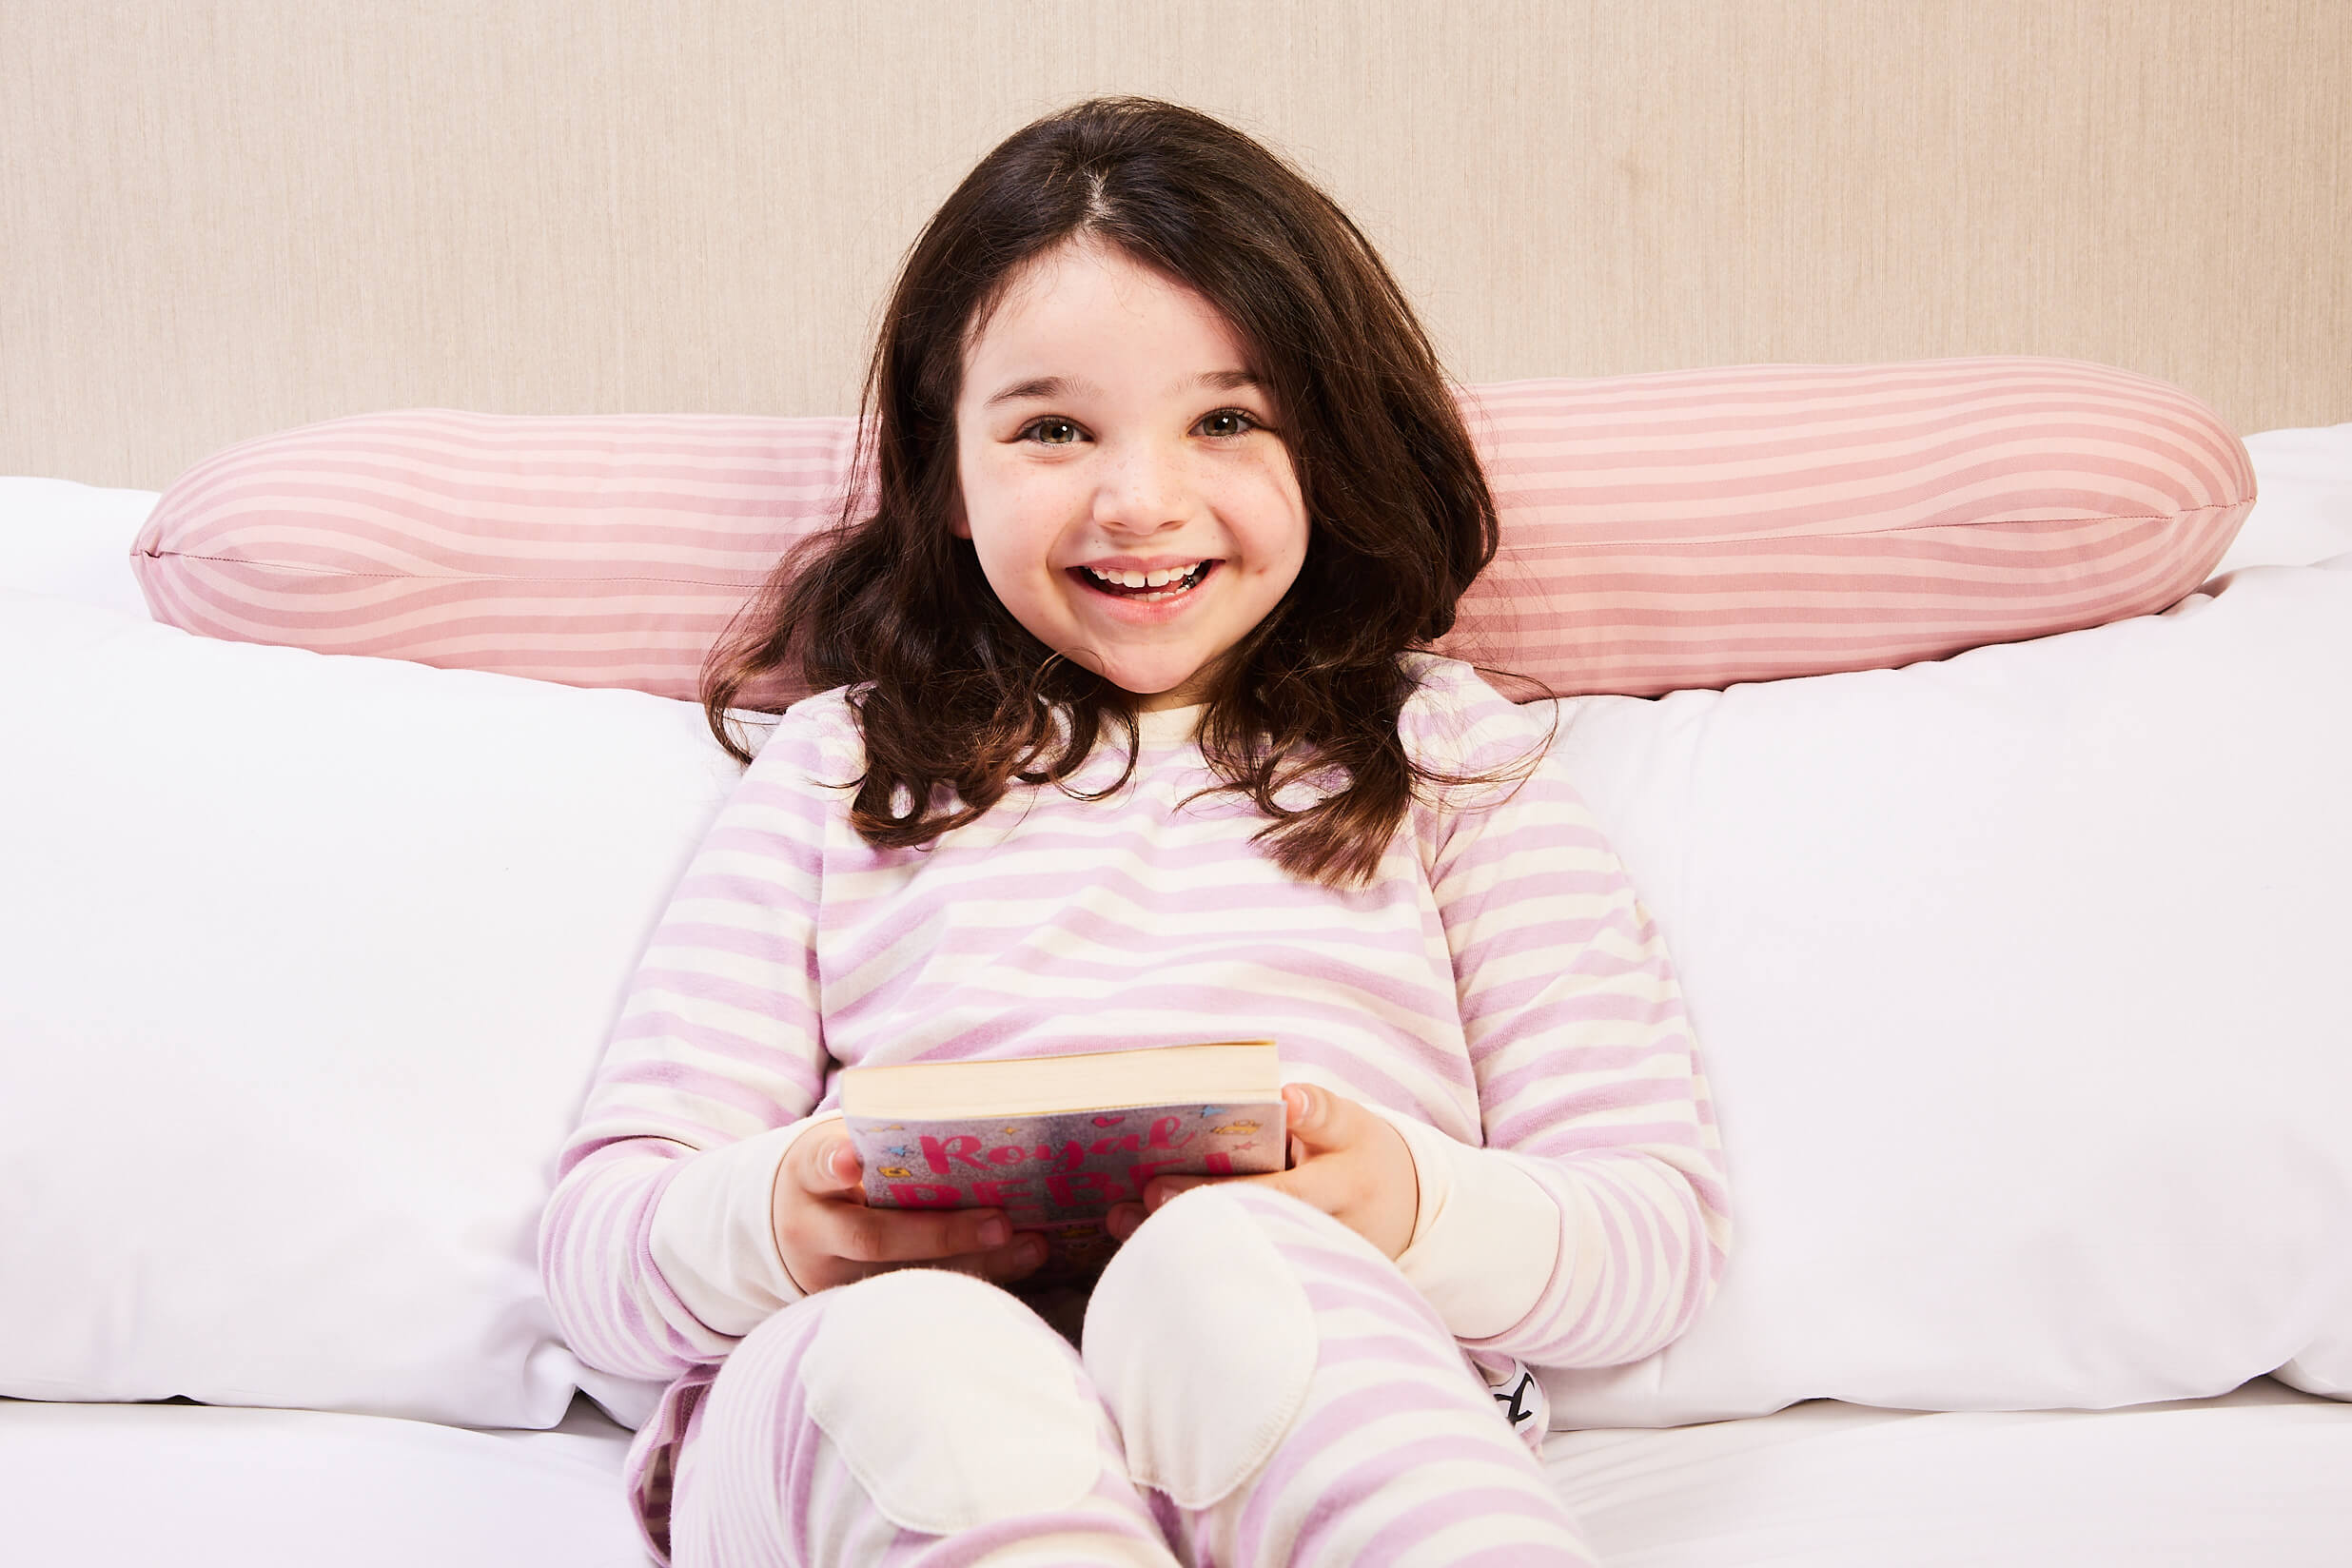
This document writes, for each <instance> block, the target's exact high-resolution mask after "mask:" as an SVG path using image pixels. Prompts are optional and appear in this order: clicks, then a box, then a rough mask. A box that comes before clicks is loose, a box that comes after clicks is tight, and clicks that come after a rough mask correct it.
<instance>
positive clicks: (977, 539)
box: [952, 242, 1306, 710]
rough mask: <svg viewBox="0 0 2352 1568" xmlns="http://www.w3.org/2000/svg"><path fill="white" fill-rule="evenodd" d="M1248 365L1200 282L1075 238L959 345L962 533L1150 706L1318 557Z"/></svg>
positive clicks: (1037, 624) (1057, 633)
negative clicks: (1311, 554)
mask: <svg viewBox="0 0 2352 1568" xmlns="http://www.w3.org/2000/svg"><path fill="white" fill-rule="evenodd" d="M1248 363H1249V362H1248V359H1247V356H1246V355H1245V353H1244V351H1243V347H1242V344H1241V342H1240V340H1239V339H1237V338H1236V337H1235V336H1234V333H1233V330H1232V328H1231V327H1229V326H1228V325H1227V324H1226V323H1225V319H1224V317H1222V316H1221V315H1219V314H1218V312H1217V310H1216V309H1215V307H1214V306H1212V305H1210V304H1209V303H1208V302H1207V301H1205V300H1204V299H1203V298H1201V296H1200V295H1198V294H1196V293H1194V292H1193V291H1192V290H1190V289H1189V288H1186V287H1185V286H1184V285H1183V284H1177V283H1174V282H1171V281H1170V280H1168V279H1167V278H1166V277H1165V276H1163V275H1161V274H1160V273H1157V272H1154V271H1152V270H1150V269H1148V268H1147V267H1144V266H1142V265H1138V264H1136V263H1134V262H1132V261H1129V260H1128V259H1127V257H1125V256H1124V255H1122V254H1121V253H1119V252H1118V251H1117V250H1115V249H1113V248H1111V247H1109V246H1107V245H1095V244H1085V243H1079V242H1073V243H1070V244H1066V245H1058V246H1056V247H1055V248H1053V249H1052V250H1049V251H1047V252H1045V253H1044V254H1043V255H1040V256H1038V257H1037V258H1035V259H1034V260H1032V261H1031V262H1030V263H1029V264H1028V265H1027V266H1026V267H1024V268H1023V270H1022V271H1021V273H1020V274H1019V275H1017V276H1016V277H1015V278H1014V279H1013V281H1012V284H1011V285H1010V287H1009V289H1008V290H1007V292H1006V294H1005V296H1004V299H1003V301H1002V303H1001V304H999V305H998V306H997V309H996V311H995V314H994V315H993V316H992V317H990V320H989V322H988V324H987V326H986V328H985V329H984V330H983V331H982V333H981V334H980V336H979V338H978V340H977V341H976V342H975V343H972V344H971V345H970V347H969V349H968V351H967V353H966V354H965V359H964V384H963V386H962V388H961V389H960V391H959V393H958V395H957V398H956V405H955V430H956V476H957V478H958V480H960V481H961V485H962V491H963V504H962V510H961V514H960V515H959V516H958V517H957V518H956V519H954V521H953V523H952V526H953V527H954V529H955V532H956V533H957V534H958V535H960V536H962V537H963V538H965V539H970V540H971V541H972V547H973V549H974V551H975V552H976V553H977V554H978V555H979V558H980V569H981V571H982V572H983V573H985V574H986V575H987V577H988V579H989V586H990V588H992V589H994V590H995V592H996V597H997V598H999V599H1001V600H1003V601H1004V605H1005V608H1006V609H1008V610H1009V611H1011V612H1012V614H1013V617H1014V618H1015V619H1017V620H1019V621H1020V622H1021V624H1022V625H1023V626H1026V627H1028V628H1029V631H1030V632H1031V633H1032V634H1033V635H1034V636H1035V637H1037V638H1038V640H1040V641H1042V642H1044V643H1045V644H1046V645H1047V646H1048V647H1049V648H1052V649H1054V650H1055V651H1057V652H1059V653H1061V654H1063V655H1064V656H1066V657H1068V658H1071V659H1073V660H1075V661H1077V662H1078V663H1080V664H1083V665H1085V666H1086V667H1087V668H1088V669H1089V670H1093V671H1095V672H1097V673H1099V674H1101V675H1103V676H1106V677H1107V678H1108V679H1110V680H1112V681H1115V682H1117V683H1118V684H1119V685H1120V686H1122V687H1125V688H1126V689H1127V691H1129V692H1132V693H1134V694H1135V695H1136V696H1138V697H1140V698H1142V699H1143V700H1142V702H1141V703H1140V704H1139V706H1140V707H1141V708H1144V709H1147V710H1148V709H1154V708H1175V707H1182V706H1185V705H1186V704H1188V703H1194V702H1199V701H1201V700H1203V698H1204V696H1205V694H1206V691H1207V688H1208V684H1209V680H1210V677H1211V676H1212V675H1213V674H1214V672H1215V669H1216V666H1217V661H1218V660H1219V659H1221V658H1222V657H1225V654H1226V653H1227V652H1228V651H1229V650H1230V649H1231V648H1232V647H1233V645H1234V644H1235V643H1237V642H1239V641H1240V640H1241V639H1242V638H1243V637H1245V636H1246V635H1247V634H1248V632H1249V630H1250V629H1251V628H1252V627H1254V626H1256V625H1257V624H1258V622H1259V621H1261V620H1263V619H1264V618H1265V616H1266V613H1267V612H1268V611H1270V610H1272V609H1273V608H1274V606H1275V604H1276V603H1277V602H1278V601H1279V600H1280V599H1281V598H1282V597H1283V595H1284V593H1286V592H1287V591H1288V590H1289V588H1290V584H1291V582H1292V580H1293V579H1295V578H1297V577H1298V575H1299V565H1300V562H1302V561H1303V560H1304V559H1305V558H1306V510H1305V506H1304V504H1303V501H1302V500H1301V499H1300V495H1299V482H1298V477H1297V475H1296V474H1295V473H1294V472H1293V471H1292V469H1291V466H1290V453H1289V450H1288V449H1287V448H1286V447H1285V446H1284V444H1283V441H1282V438H1281V437H1279V436H1278V435H1276V434H1275V423H1276V421H1277V418H1278V415H1279V411H1278V410H1277V409H1276V408H1275V407H1274V404H1273V400H1272V399H1271V398H1270V397H1269V396H1268V395H1267V393H1266V391H1265V389H1264V387H1261V386H1259V385H1258V384H1257V383H1256V382H1255V381H1254V380H1252V379H1251V376H1250V372H1249V369H1248Z"/></svg>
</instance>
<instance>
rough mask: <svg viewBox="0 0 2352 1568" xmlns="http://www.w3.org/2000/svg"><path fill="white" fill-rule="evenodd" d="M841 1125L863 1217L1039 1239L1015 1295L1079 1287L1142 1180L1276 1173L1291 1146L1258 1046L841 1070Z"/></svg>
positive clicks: (1276, 1068)
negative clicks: (961, 1223)
mask: <svg viewBox="0 0 2352 1568" xmlns="http://www.w3.org/2000/svg"><path fill="white" fill-rule="evenodd" d="M841 1109H842V1115H843V1120H844V1122H845V1124H846V1126H847V1127H848V1130H849V1134H850V1139H851V1141H852V1142H853V1144H854V1145H855V1146H856V1148H857V1157H858V1160H859V1161H860V1163H861V1164H862V1165H863V1166H864V1169H865V1193H866V1202H867V1203H869V1204H871V1205H873V1206H875V1207H877V1208H1002V1209H1003V1210H1004V1211H1005V1216H1006V1218H1007V1219H1008V1220H1009V1221H1010V1222H1011V1224H1012V1226H1013V1228H1014V1229H1015V1230H1026V1231H1033V1232H1035V1233H1037V1234H1038V1235H1041V1236H1043V1237H1044V1238H1045V1239H1046V1242H1047V1246H1048V1251H1047V1257H1046V1262H1045V1264H1044V1265H1043V1266H1042V1267H1040V1268H1039V1270H1038V1271H1037V1273H1036V1274H1035V1275H1033V1276H1031V1278H1030V1279H1029V1281H1028V1282H1027V1283H1026V1286H1025V1288H1043V1287H1049V1286H1058V1285H1067V1284H1085V1283H1088V1282H1090V1281H1091V1280H1092V1279H1093V1277H1094V1276H1095V1275H1096V1274H1098V1273H1100V1272H1101V1271H1102V1267H1103V1264H1105V1263H1107V1262H1108V1261H1109V1258H1110V1255H1111V1253H1112V1252H1113V1251H1115V1250H1116V1249H1117V1245H1118V1244H1117V1243H1116V1242H1114V1241H1113V1240H1112V1239H1111V1236H1110V1232H1109V1230H1108V1229H1107V1227H1106V1225H1105V1216H1106V1215H1107V1213H1108V1212H1109V1210H1110V1205H1113V1204H1116V1203H1121V1202H1125V1201H1128V1200H1140V1199H1141V1198H1142V1196H1143V1192H1144V1187H1145V1186H1146V1184H1147V1183H1148V1182H1150V1181H1151V1179H1152V1178H1153V1177H1155V1176H1168V1175H1184V1176H1234V1175H1254V1174H1258V1173H1260V1172H1264V1171H1271V1170H1280V1169H1282V1168H1283V1166H1284V1150H1285V1148H1286V1147H1287V1144H1288V1138H1287V1134H1286V1130H1285V1123H1284V1107H1283V1096H1282V1066H1281V1062H1280V1060H1279V1059H1278V1057H1277V1054H1276V1051H1275V1047H1274V1043H1273V1042H1272V1041H1270V1040H1231V1041H1219V1042H1215V1043H1212V1044H1206V1045H1195V1046H1162V1047H1156V1048H1151V1049H1142V1050H1115V1051H1090V1052H1087V1053H1084V1054H1081V1055H1074V1056H1049V1057H1029V1058H1023V1059H1020V1060H1017V1061H990V1062H935V1063H913V1064H910V1065H906V1066H900V1067H876V1068H847V1069H845V1070H844V1071H843V1073H842V1075H841Z"/></svg>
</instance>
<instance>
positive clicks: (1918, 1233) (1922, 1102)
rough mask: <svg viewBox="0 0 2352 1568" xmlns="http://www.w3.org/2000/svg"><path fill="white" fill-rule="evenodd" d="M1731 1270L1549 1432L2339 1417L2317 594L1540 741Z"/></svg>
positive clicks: (2211, 605) (1558, 1378)
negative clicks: (2295, 1402) (1669, 1077)
mask: <svg viewBox="0 0 2352 1568" xmlns="http://www.w3.org/2000/svg"><path fill="white" fill-rule="evenodd" d="M1564 707H1565V716H1566V717H1567V720H1568V722H1567V723H1566V725H1565V727H1564V735H1563V738H1562V741H1561V744H1562V746H1563V747H1564V748H1565V755H1566V757H1567V759H1568V761H1569V765H1570V768H1571V771H1572V773H1573V774H1574V776H1575V778H1576V779H1577V782H1578V787H1579V788H1580V789H1581V790H1582V792H1583V793H1584V795H1585V797H1586V799H1587V800H1588V801H1589V802H1590V804H1591V805H1592V808H1593V810H1594V811H1595V813H1597V815H1598V817H1599V819H1600V821H1601V824H1602V826H1603V827H1604V828H1605V829H1606V830H1607V831H1608V833H1609V834H1610V837H1611V838H1612V840H1613V841H1614V842H1615V844H1616V845H1617V850H1618V851H1619V853H1621V854H1622V855H1623V856H1624V858H1625V860H1626V862H1627V864H1628V867H1629V869H1630V870H1631V872H1632V875H1633V879H1634V882H1635V885H1636V886H1637V887H1638V888H1639V889H1640V891H1641V892H1642V895H1643V897H1644V899H1645V900H1646V901H1647V903H1648V905H1649V907H1650V909H1651V910H1652V911H1654V912H1655V914H1656V917H1657V919H1658V921H1659V922H1660V925H1661V928H1662V930H1663V931H1664V933H1665V936H1666V939H1667V944H1668V947H1669V948H1670V950H1671V951H1672V952H1673V954H1674V957H1675V961H1676V966H1677V968H1678V969H1679V970H1680V973H1681V976H1682V981H1683V985H1684V987H1685V988H1686V993H1687V996H1688V999H1689V1003H1690V1007H1691V1014H1692V1023H1693V1026H1694V1028H1695V1031H1696V1035H1697V1039H1698V1044H1699V1049H1700V1052H1701V1054H1702V1057H1703V1059H1704V1061H1705V1063H1706V1066H1707V1069H1708V1075H1709V1079H1710V1082H1711V1084H1712V1087H1713V1089H1714V1093H1715V1107H1716V1109H1717V1112H1718V1114H1719V1116H1720V1120H1721V1126H1722V1133H1723V1143H1724V1152H1725V1159H1726V1162H1727V1165H1728V1166H1729V1171H1730V1180H1731V1192H1732V1200H1733V1210H1734V1223H1735V1235H1734V1238H1733V1243H1732V1249H1731V1260H1730V1264H1729V1266H1728V1268H1727V1271H1726V1273H1725V1276H1724V1280H1723V1284H1722V1288H1721V1290H1720V1292H1719V1294H1718V1296H1717V1298H1716V1299H1715V1302H1714V1303H1713V1304H1712V1305H1711V1306H1710V1307H1709V1308H1708V1310H1707V1311H1706V1312H1705V1314H1704V1315H1703V1316H1702V1317H1701V1318H1700V1319H1699V1321H1698V1323H1696V1325H1695V1327H1694V1328H1693V1329H1692V1331H1691V1332H1690V1333H1689V1334H1688V1335H1687V1336H1686V1337H1684V1338H1683V1339H1682V1340H1681V1341H1679V1342H1677V1343H1676V1344H1674V1345H1672V1346H1670V1347H1668V1348H1667V1349H1666V1350H1665V1351H1663V1352H1661V1353H1660V1354H1658V1355H1656V1356H1653V1357H1651V1358H1649V1359H1648V1360H1646V1361H1643V1362H1637V1363H1635V1364H1633V1365H1630V1366H1624V1367H1617V1368H1610V1369H1605V1370H1597V1371H1591V1370H1588V1371H1578V1372H1563V1373H1554V1374H1551V1375H1549V1376H1547V1377H1546V1378H1545V1380H1544V1381H1545V1383H1546V1386H1547V1388H1548V1390H1549V1391H1550V1393H1551V1397H1552V1410H1553V1415H1554V1418H1555V1421H1556V1424H1560V1425H1566V1426H1652V1425H1666V1424H1674V1423H1678V1422H1684V1421H1712V1420H1715V1419H1718V1418H1724V1417H1735V1416H1748V1415H1754V1414H1758V1413H1761V1412H1765V1411H1771V1410H1774V1409H1778V1408H1779V1407H1781V1406H1783V1405H1786V1404H1789V1403H1791V1402H1793V1401H1799V1400H1805V1399H1811V1398H1815V1397H1821V1396H1827V1397H1831V1398H1834V1399H1840V1400H1847V1401H1854V1402H1857V1403H1862V1404H1873V1405H1886V1406H1892V1407H1896V1408H1909V1409H1933V1410H1972V1409H2034V1408H2065V1407H2091V1408H2098V1407H2106V1406H2112V1405H2122V1404H2132V1403H2139V1402H2142V1401H2155V1400H2169V1399H2179V1398H2187V1397H2195V1396H2203V1395H2210V1394H2215V1393H2218V1392H2221V1391H2223V1390H2225V1389H2229V1388H2232V1387H2235V1386H2237V1385H2238V1384H2239V1383H2242V1382H2244V1381H2245V1380H2246V1379H2248V1378H2251V1377H2256V1376H2259V1375H2261V1374H2263V1373H2265V1372H2269V1371H2271V1370H2272V1369H2274V1368H2280V1367H2282V1366H2284V1370H2283V1374H2282V1375H2283V1376H2284V1377H2285V1378H2287V1379H2288V1381H2291V1382H2295V1383H2297V1384H2298V1385H2299V1386H2302V1387H2303V1388H2306V1389H2309V1390H2312V1391H2314V1392H2321V1393H2343V1392H2345V1391H2346V1390H2347V1389H2352V899H2348V898H2347V897H2346V890H2347V889H2352V559H2344V560H2342V561H2340V562H2338V563H2337V566H2336V567H2334V568H2332V569H2331V568H2323V567H2292V568H2289V567H2260V568H2252V569H2248V570H2245V571H2243V572H2241V573H2239V574H2238V575H2237V576H2236V577H2235V578H2232V579H2231V580H2230V581H2229V582H2228V583H2227V584H2226V586H2225V588H2224V589H2223V590H2222V592H2221V593H2220V594H2219V596H2218V597H2206V596H2202V595H2201V596H2195V597H2192V598H2190V599H2188V600H2187V601H2185V603H2184V604H2183V605H2182V606H2180V607H2178V608H2177V609H2175V610H2173V611H2171V612H2169V613H2167V614H2166V615H2162V616H2152V617H2139V618H2136V619H2132V620H2127V621H2121V622H2117V623H2115V624H2112V625H2108V626H2103V627H2098V628H2095V629H2092V630H2089V631H2084V632H2076V633H2070V634H2068V635H2066V636H2063V637H2048V638H2045V639H2042V640H2040V641H2035V642H2026V643H2016V644H2010V645H2008V646H2002V647H1992V648H1982V649H1978V650H1976V651H1974V652H1971V653H1967V654H1962V655H1959V656H1958V657H1953V658H1950V659H1948V660H1944V661H1942V662H1938V663H1929V664H1918V665H1913V666H1911V667H1910V668H1907V669H1902V670H1888V671H1874V672H1869V673H1863V674H1854V675H1837V676H1819V677H1815V678H1812V679H1804V680H1788V681H1779V682H1774V683H1771V684H1763V685H1751V686H1739V687H1734V688H1732V689H1731V690H1729V691H1725V692H1720V693H1717V692H1685V693H1677V694H1676V695H1674V696H1668V697H1665V698H1663V699H1661V700H1658V701H1656V702H1643V701H1637V700H1633V699H1628V698H1622V697H1591V698H1584V699H1579V700H1577V701H1573V702H1570V703H1567V704H1565V705H1564Z"/></svg>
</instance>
